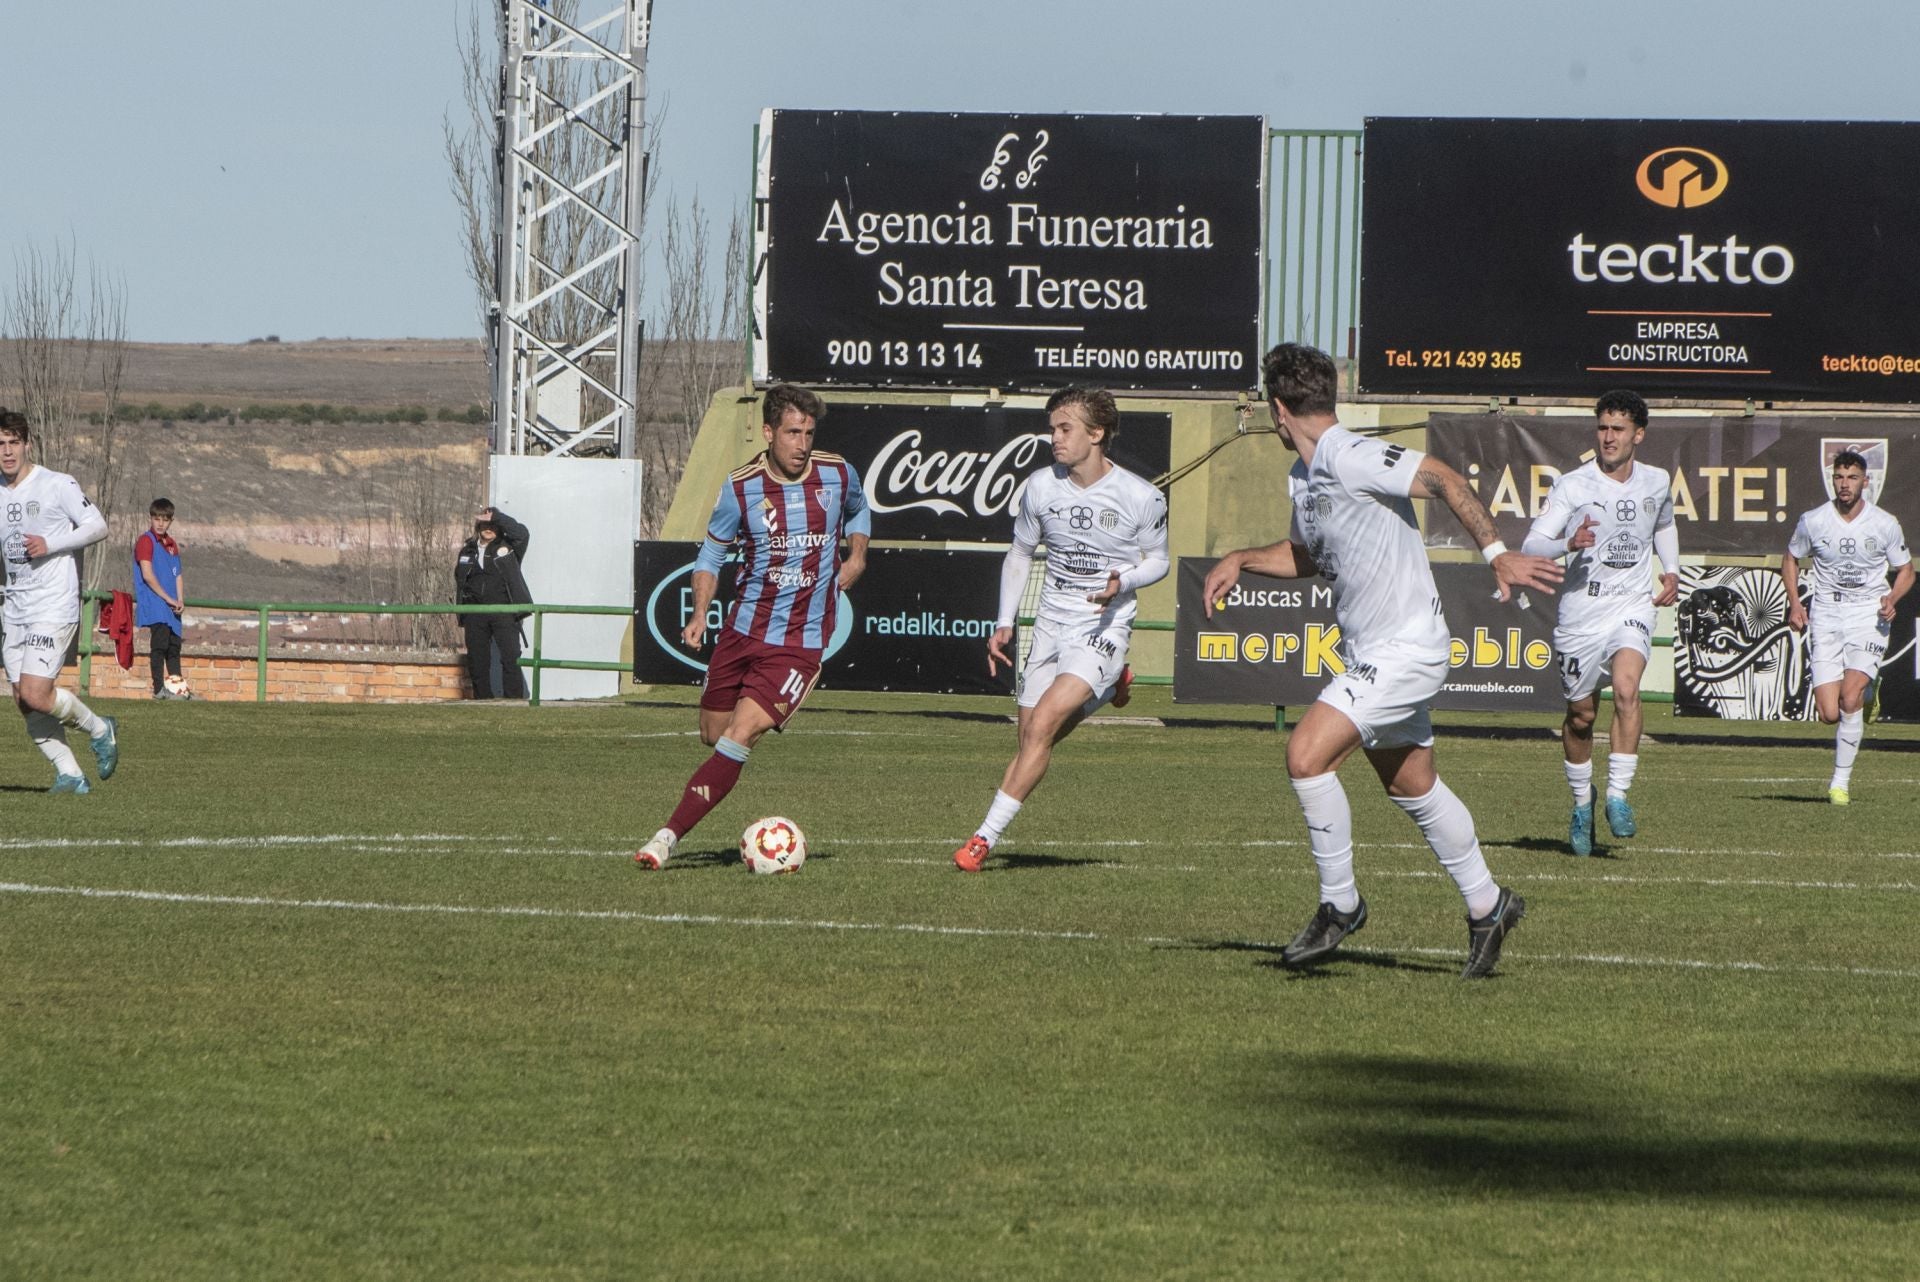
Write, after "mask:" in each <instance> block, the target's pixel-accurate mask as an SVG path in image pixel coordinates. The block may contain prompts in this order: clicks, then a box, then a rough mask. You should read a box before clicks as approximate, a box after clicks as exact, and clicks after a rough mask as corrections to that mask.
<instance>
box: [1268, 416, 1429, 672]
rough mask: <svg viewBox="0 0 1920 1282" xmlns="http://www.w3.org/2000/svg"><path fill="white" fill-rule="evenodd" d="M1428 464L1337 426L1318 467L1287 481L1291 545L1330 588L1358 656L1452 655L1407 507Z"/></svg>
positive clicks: (1320, 450) (1298, 466) (1413, 453)
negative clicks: (1402, 651) (1432, 649)
mask: <svg viewBox="0 0 1920 1282" xmlns="http://www.w3.org/2000/svg"><path fill="white" fill-rule="evenodd" d="M1426 457H1427V456H1426V455H1425V454H1422V453H1421V452H1420V451H1419V450H1414V449H1408V448H1407V447H1406V446H1404V445H1389V444H1387V443H1386V442H1384V441H1377V440H1373V439H1371V438H1369V437H1364V436H1356V435H1354V434H1353V433H1352V432H1349V431H1347V430H1346V429H1345V428H1343V427H1340V426H1338V425H1336V426H1334V427H1331V428H1329V429H1328V430H1327V433H1326V435H1325V436H1322V437H1321V438H1320V443H1319V445H1318V446H1316V447H1315V448H1314V451H1313V466H1311V467H1308V466H1307V464H1306V462H1305V461H1304V460H1299V461H1296V462H1295V463H1294V465H1293V470H1292V471H1290V472H1288V473H1287V492H1288V494H1289V495H1291V496H1292V498H1293V528H1292V530H1291V531H1290V532H1289V537H1290V538H1291V539H1292V540H1293V541H1294V542H1296V543H1298V544H1300V545H1302V546H1303V547H1305V548H1306V549H1307V551H1308V553H1309V554H1311V555H1312V557H1313V560H1314V564H1315V565H1317V566H1319V567H1320V577H1321V578H1323V579H1325V580H1326V581H1327V582H1328V583H1330V584H1332V585H1333V611H1334V615H1335V617H1336V618H1338V619H1339V620H1340V635H1341V640H1342V642H1343V643H1344V644H1345V645H1347V646H1348V647H1350V648H1351V649H1353V650H1354V651H1355V652H1358V651H1359V650H1362V649H1364V648H1365V647H1368V646H1372V645H1376V644H1379V643H1382V642H1390V641H1397V642H1404V643H1407V644H1411V645H1416V646H1437V647H1439V649H1440V650H1441V651H1442V653H1444V652H1445V651H1446V648H1447V644H1448V640H1447V621H1446V618H1445V616H1444V615H1443V614H1442V612H1441V609H1440V594H1439V592H1438V591H1437V590H1436V589H1435V588H1434V586H1433V571H1432V570H1431V569H1430V568H1428V566H1427V550H1426V545H1425V544H1424V543H1422V542H1421V539H1420V523H1419V521H1417V520H1416V519H1415V518H1414V514H1413V500H1412V499H1411V498H1409V497H1408V496H1409V495H1410V494H1411V493H1412V490H1413V483H1414V477H1415V475H1416V474H1417V473H1418V472H1419V470H1420V464H1421V463H1422V462H1423V461H1424V460H1425V459H1426Z"/></svg>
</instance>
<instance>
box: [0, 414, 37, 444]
mask: <svg viewBox="0 0 1920 1282" xmlns="http://www.w3.org/2000/svg"><path fill="white" fill-rule="evenodd" d="M0 432H12V433H14V434H15V435H16V436H18V437H19V438H20V439H21V440H22V441H31V440H32V439H33V425H32V424H31V423H29V422H27V416H26V415H25V414H22V413H21V412H20V411H19V410H10V409H7V408H6V407H5V406H0Z"/></svg>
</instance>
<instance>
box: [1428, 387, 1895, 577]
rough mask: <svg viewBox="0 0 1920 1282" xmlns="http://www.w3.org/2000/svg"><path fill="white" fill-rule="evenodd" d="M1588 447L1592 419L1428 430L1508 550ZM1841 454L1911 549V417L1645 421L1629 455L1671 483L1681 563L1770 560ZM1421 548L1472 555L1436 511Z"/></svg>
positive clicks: (1489, 418)
mask: <svg viewBox="0 0 1920 1282" xmlns="http://www.w3.org/2000/svg"><path fill="white" fill-rule="evenodd" d="M1593 444H1594V437H1593V419H1592V418H1591V417H1581V416H1577V415H1565V416H1562V415H1555V416H1553V417H1545V416H1539V415H1512V414H1435V415H1434V416H1433V417H1432V418H1430V419H1428V420H1427V450H1428V452H1429V453H1431V454H1432V455H1433V456H1434V457H1435V458H1437V459H1439V460H1441V461H1442V462H1444V463H1448V464H1451V465H1452V466H1453V467H1455V468H1457V469H1459V471H1460V472H1461V473H1462V474H1464V475H1465V476H1466V478H1467V480H1468V482H1469V483H1470V484H1471V485H1472V486H1473V488H1474V492H1475V493H1476V494H1478V495H1479V496H1480V501H1481V502H1482V503H1484V504H1486V505H1487V510H1488V511H1489V512H1491V513H1492V514H1493V520H1494V524H1495V526H1496V527H1497V528H1498V529H1499V532H1500V538H1501V539H1502V540H1503V541H1504V542H1505V543H1506V544H1507V545H1508V546H1509V547H1519V546H1520V544H1521V542H1522V541H1523V540H1524V539H1525V538H1526V534H1527V529H1528V527H1529V526H1530V525H1531V524H1532V523H1533V518H1534V516H1535V515H1536V514H1537V513H1539V512H1540V511H1542V510H1543V509H1544V508H1545V507H1546V503H1547V492H1548V491H1549V490H1550V489H1552V488H1553V482H1554V480H1555V479H1556V478H1557V477H1559V476H1560V475H1561V474H1562V473H1563V472H1570V471H1572V470H1573V469H1574V468H1576V467H1579V466H1580V465H1581V464H1582V463H1584V462H1586V461H1587V460H1588V459H1590V458H1592V457H1593ZM1841 450H1852V451H1854V452H1855V453H1857V454H1859V455H1861V456H1862V457H1864V458H1865V459H1866V460H1867V478H1868V481H1869V489H1868V491H1867V496H1868V497H1869V498H1870V499H1872V500H1873V501H1874V502H1875V503H1878V504H1879V505H1880V506H1881V507H1883V508H1885V509H1886V510H1887V511H1889V512H1891V513H1892V514H1893V515H1894V517H1895V518H1896V519H1898V520H1899V522H1900V525H1901V528H1903V529H1904V530H1905V531H1906V532H1907V539H1908V542H1909V543H1911V542H1912V541H1913V540H1914V539H1915V537H1916V536H1917V535H1920V484H1917V483H1916V474H1915V472H1914V469H1915V468H1916V467H1920V419H1911V418H1861V417H1856V418H1836V417H1815V416H1792V417H1789V416H1785V415H1779V414H1756V415H1754V416H1753V417H1751V418H1731V417H1728V418H1681V417H1672V418H1669V417H1665V416H1662V415H1657V414H1656V415H1654V416H1653V418H1652V421H1651V423H1650V425H1649V426H1648V428H1647V434H1646V437H1645V439H1643V440H1642V441H1641V443H1640V446H1639V448H1638V450H1636V451H1635V457H1636V458H1638V459H1641V460H1644V461H1646V462H1648V463H1652V464H1653V465H1655V466H1656V467H1663V468H1665V469H1667V471H1668V472H1670V473H1672V474H1673V484H1672V491H1673V517H1674V525H1675V527H1676V529H1677V530H1678V533H1679V536H1680V551H1681V553H1682V554H1683V555H1687V556H1693V555H1703V554H1704V555H1726V556H1779V555H1780V554H1781V553H1783V552H1785V551H1786V547H1787V539H1788V538H1789V537H1790V536H1791V535H1792V534H1793V527H1794V523H1795V522H1796V521H1798V520H1799V519H1800V514H1801V513H1802V512H1805V511H1806V510H1807V509H1808V508H1811V507H1816V506H1818V505H1819V504H1821V503H1825V502H1828V501H1830V500H1831V499H1832V497H1833V495H1832V493H1831V490H1830V487H1831V485H1832V473H1833V456H1834V455H1835V454H1837V453H1839V452H1840V451H1841ZM1427 544H1428V546H1430V547H1468V546H1471V544H1470V542H1469V541H1468V539H1467V535H1466V531H1464V530H1462V529H1461V528H1460V523H1459V522H1458V521H1456V520H1454V518H1453V513H1452V512H1450V511H1448V510H1447V509H1446V507H1445V506H1444V505H1442V504H1438V503H1429V504H1428V505H1427Z"/></svg>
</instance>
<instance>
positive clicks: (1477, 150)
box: [1359, 118, 1920, 404]
mask: <svg viewBox="0 0 1920 1282" xmlns="http://www.w3.org/2000/svg"><path fill="white" fill-rule="evenodd" d="M1365 155H1366V177H1365V188H1364V192H1363V198H1362V219H1363V227H1362V232H1361V253H1360V261H1361V270H1362V282H1361V290H1360V300H1361V301H1360V318H1361V327H1360V377H1359V384H1360V387H1361V389H1362V391H1363V393H1368V394H1377V395H1379V394H1405V395H1435V396H1440V395H1457V396H1500V395H1507V394H1513V395H1537V396H1554V397H1579V398H1584V397H1588V396H1593V395H1596V394H1598V393H1599V392H1601V391H1604V390H1605V389H1607V388H1609V387H1631V388H1633V389H1634V390H1636V391H1638V392H1640V393H1641V394H1642V395H1645V396H1653V397H1674V398H1693V399H1707V400H1747V399H1751V400H1753V401H1756V402H1760V403H1762V404H1765V403H1767V402H1775V401H1796V400H1797V401H1822V402H1826V401H1831V402H1867V403H1881V404H1912V403H1915V402H1920V322H1916V312H1915V310H1914V299H1915V298H1916V297H1920V124H1908V123H1886V122H1882V123H1838V122H1830V121H1733V120H1709V121H1702V120H1436V119H1398V118H1377V119H1371V120H1368V121H1367V122H1366V137H1365Z"/></svg>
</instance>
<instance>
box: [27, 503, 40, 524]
mask: <svg viewBox="0 0 1920 1282" xmlns="http://www.w3.org/2000/svg"><path fill="white" fill-rule="evenodd" d="M39 515H40V505H39V504H38V503H28V504H27V519H28V520H29V521H31V520H32V519H33V518H34V517H36V516H39Z"/></svg>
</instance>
